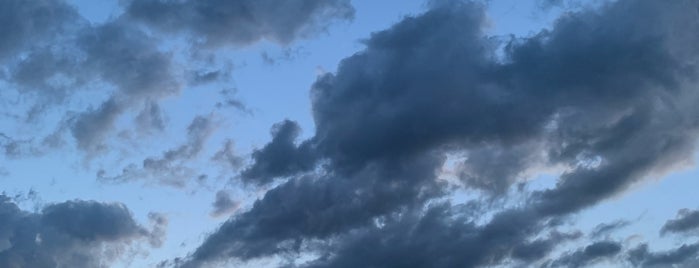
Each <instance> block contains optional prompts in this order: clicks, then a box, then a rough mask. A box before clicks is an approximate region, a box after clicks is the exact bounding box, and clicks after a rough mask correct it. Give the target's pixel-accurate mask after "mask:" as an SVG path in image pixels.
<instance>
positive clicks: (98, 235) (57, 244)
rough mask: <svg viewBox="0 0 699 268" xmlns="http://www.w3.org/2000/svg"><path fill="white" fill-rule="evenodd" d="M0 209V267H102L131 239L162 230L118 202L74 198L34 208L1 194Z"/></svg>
mask: <svg viewBox="0 0 699 268" xmlns="http://www.w3.org/2000/svg"><path fill="white" fill-rule="evenodd" d="M0 215H1V217H0V265H1V266H3V267H106V266H109V264H110V263H112V262H114V261H116V260H117V259H118V258H119V257H121V256H122V253H123V252H125V250H129V249H131V247H132V246H133V244H134V243H136V242H138V241H140V240H141V239H148V238H149V237H154V236H156V235H157V236H159V235H162V234H159V233H152V232H151V231H149V230H147V229H146V228H144V227H142V226H140V225H139V224H137V223H136V222H135V221H134V219H133V218H132V215H131V212H130V211H129V210H128V209H127V208H126V207H125V206H124V205H122V204H119V203H99V202H95V201H83V200H74V201H67V202H63V203H55V204H50V205H47V206H45V207H44V208H43V209H42V210H41V211H40V212H37V213H32V212H26V211H22V210H21V209H20V208H19V207H17V205H16V204H14V203H12V202H11V201H10V199H9V198H8V197H5V196H1V197H0ZM154 246H158V245H156V244H154ZM131 250H133V249H131Z"/></svg>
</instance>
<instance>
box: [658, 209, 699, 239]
mask: <svg viewBox="0 0 699 268" xmlns="http://www.w3.org/2000/svg"><path fill="white" fill-rule="evenodd" d="M698 229H699V210H690V209H681V210H680V211H678V212H677V217H676V218H675V219H673V220H668V221H667V222H666V223H665V225H663V228H662V229H661V230H660V233H661V234H665V233H678V234H679V233H690V232H693V231H697V230H698Z"/></svg>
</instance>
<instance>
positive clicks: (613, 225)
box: [589, 220, 631, 238]
mask: <svg viewBox="0 0 699 268" xmlns="http://www.w3.org/2000/svg"><path fill="white" fill-rule="evenodd" d="M630 224H631V222H630V221H627V220H616V221H613V222H610V223H600V224H598V225H597V226H595V228H594V229H593V230H592V232H590V234H589V235H590V237H591V238H600V237H602V236H606V235H609V234H610V233H612V232H614V231H616V230H619V229H621V228H624V227H626V226H629V225H630Z"/></svg>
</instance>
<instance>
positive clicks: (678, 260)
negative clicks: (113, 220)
mask: <svg viewBox="0 0 699 268" xmlns="http://www.w3.org/2000/svg"><path fill="white" fill-rule="evenodd" d="M698 252H699V244H696V243H695V244H683V245H682V246H680V247H678V248H675V249H671V250H668V251H663V252H650V251H649V250H648V245H647V244H642V245H640V246H638V247H636V248H634V249H632V250H630V251H629V252H628V253H627V254H628V260H629V262H630V263H631V264H633V265H634V266H636V267H654V268H660V267H693V266H696V264H699V255H697V253H698Z"/></svg>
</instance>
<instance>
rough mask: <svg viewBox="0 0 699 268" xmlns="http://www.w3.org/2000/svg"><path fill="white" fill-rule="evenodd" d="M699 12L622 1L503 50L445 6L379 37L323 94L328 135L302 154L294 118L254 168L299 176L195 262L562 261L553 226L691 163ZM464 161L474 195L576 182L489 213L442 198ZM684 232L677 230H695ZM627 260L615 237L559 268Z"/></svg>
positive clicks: (688, 5) (249, 173)
mask: <svg viewBox="0 0 699 268" xmlns="http://www.w3.org/2000/svg"><path fill="white" fill-rule="evenodd" d="M697 8H699V6H697V3H696V2H694V1H675V2H671V3H666V2H663V3H660V2H657V1H623V0H622V1H616V2H613V3H605V4H602V5H601V6H599V7H596V8H587V9H583V10H580V11H577V12H571V13H569V14H564V15H563V16H562V17H561V18H559V19H558V20H557V21H556V23H555V24H554V25H553V27H552V28H551V29H550V30H546V31H542V32H540V33H538V34H536V35H533V36H531V37H528V38H514V39H511V40H509V41H507V42H506V43H505V44H504V45H503V44H500V43H498V42H497V40H495V39H493V38H490V37H489V36H487V35H486V34H485V33H484V29H485V21H486V17H485V13H484V7H483V6H482V5H481V4H476V3H464V2H459V1H445V2H437V3H435V4H433V6H432V7H431V9H430V10H429V11H427V12H425V13H424V14H421V15H418V16H414V17H407V18H405V19H403V20H402V21H401V22H399V23H397V24H396V25H394V26H392V27H391V28H390V29H387V30H385V31H380V32H376V33H374V34H372V36H371V37H370V38H369V39H368V40H366V41H365V44H366V48H365V49H364V50H363V51H361V52H359V53H357V54H355V55H353V56H351V57H349V58H346V59H344V60H343V61H342V63H341V64H340V66H339V68H338V70H337V72H335V73H330V74H325V75H322V76H320V77H319V78H318V80H317V81H316V82H315V84H314V85H313V87H312V90H311V96H312V100H313V103H312V104H313V115H314V119H315V123H316V132H315V135H314V136H313V137H312V138H310V139H308V140H307V141H302V142H300V143H299V144H297V143H295V139H296V137H297V135H298V134H296V133H297V132H298V130H295V128H296V127H295V126H294V125H293V123H290V122H283V123H280V124H279V125H277V126H275V127H274V130H273V131H272V134H273V136H274V138H273V140H272V142H271V143H269V144H268V145H266V146H265V147H263V148H262V149H260V150H259V151H257V152H256V153H255V154H253V160H254V162H253V164H252V165H251V166H250V167H248V168H247V169H246V171H245V172H243V173H242V176H243V179H245V180H250V181H256V182H259V183H262V184H264V183H268V182H271V181H272V180H274V179H275V178H280V177H281V178H286V179H285V180H284V182H282V184H281V185H280V186H278V187H276V188H274V189H273V190H271V191H269V192H268V193H267V194H266V195H265V196H264V198H262V199H261V200H259V201H257V202H256V203H255V204H254V206H253V207H252V208H251V209H250V210H249V211H247V212H245V213H242V214H240V215H238V216H235V217H233V218H231V219H230V220H229V221H227V222H226V223H224V224H223V225H222V226H221V227H220V229H219V230H217V231H216V232H214V233H213V234H211V235H210V236H209V238H207V239H206V240H205V241H204V243H203V244H202V245H201V246H200V247H199V248H198V249H197V250H196V251H195V252H193V253H192V255H191V256H189V258H188V259H187V260H186V261H185V262H184V264H183V266H184V267H188V266H200V265H201V264H202V263H207V262H215V261H221V260H226V259H229V258H234V259H235V258H237V259H243V260H246V259H250V258H256V257H262V256H272V255H275V254H279V253H283V252H305V253H309V254H315V255H317V256H320V257H319V259H317V260H315V261H312V262H309V263H306V264H303V265H301V266H309V267H316V266H317V267H360V266H361V267H402V266H405V265H415V266H418V267H422V266H429V267H473V266H481V265H498V264H507V263H517V262H518V261H517V260H516V259H517V257H518V256H520V257H519V259H520V260H525V261H536V260H538V259H540V258H543V257H545V256H547V254H548V253H547V252H548V251H550V250H551V249H552V247H553V246H547V244H546V243H545V242H543V241H542V240H535V238H536V237H537V236H540V235H541V234H542V233H544V232H548V231H555V230H556V227H555V226H553V227H552V226H551V224H550V222H555V221H556V220H559V219H560V218H565V217H567V216H570V215H572V214H575V213H577V212H579V211H580V210H582V209H584V208H587V207H590V206H593V205H595V204H597V203H599V202H601V201H603V200H605V199H607V198H609V197H610V196H613V195H615V194H617V193H619V192H621V191H624V190H625V189H627V188H628V187H629V186H630V185H632V184H634V183H636V182H638V181H640V180H643V179H644V178H647V177H648V176H655V175H659V174H663V173H664V172H667V171H668V170H671V169H673V168H677V167H679V166H681V165H683V163H687V161H688V160H690V159H691V157H692V153H693V152H694V143H695V141H696V139H697V137H698V135H699V122H698V121H697V120H696V116H695V115H696V114H697V112H698V111H697V109H696V105H694V103H695V101H697V97H699V95H697V91H696V90H695V89H696V86H697V79H696V78H697V71H699V70H698V69H697V66H696V62H697V60H698V57H699V53H698V52H699V51H697V48H696V46H694V45H692V44H694V43H695V42H697V41H699V40H698V39H699V37H697V35H695V34H692V33H694V32H696V31H697V30H699V23H698V21H697V20H696V16H697ZM639 14H643V16H640V15H639ZM499 47H504V50H503V51H502V52H503V53H504V55H499V54H498V48H499ZM450 154H462V155H465V157H464V158H463V159H462V160H460V161H461V162H460V163H457V165H456V166H457V167H458V169H459V170H460V172H458V174H459V176H458V177H459V179H460V181H459V184H460V185H463V186H464V187H466V188H467V189H473V190H476V191H479V192H482V193H484V194H486V195H490V196H496V197H497V196H499V195H503V194H505V193H507V192H508V191H510V190H511V186H512V185H514V184H515V183H521V182H523V181H524V179H526V174H527V171H528V170H529V169H531V168H539V167H544V168H546V167H548V168H559V169H560V170H563V171H562V173H561V175H560V178H559V179H558V182H557V183H556V185H555V186H554V187H552V188H548V189H543V190H533V191H531V192H527V193H525V195H526V197H525V200H526V201H525V202H524V203H523V204H520V205H517V206H512V207H507V208H502V209H500V210H496V211H495V212H494V214H493V215H492V216H491V217H489V218H488V217H483V216H480V215H482V214H481V213H482V211H479V208H480V207H482V206H483V205H484V204H479V201H478V200H474V201H473V202H469V203H466V205H467V206H465V207H464V206H462V205H458V204H453V203H451V202H448V201H438V200H442V199H440V197H443V196H445V195H448V194H449V192H450V191H449V190H448V189H449V187H447V185H446V183H445V182H444V181H443V180H440V179H439V170H440V168H441V167H442V166H443V165H444V164H445V161H446V158H447V156H448V155H450ZM309 161H312V163H316V164H317V165H311V164H309V163H310V162H309ZM318 169H320V170H318ZM435 202H436V203H435ZM437 204H440V205H437ZM479 214H480V215H479ZM676 221H677V223H674V222H673V223H668V225H666V227H665V229H664V230H668V231H669V230H671V229H672V228H673V226H680V225H682V224H683V223H684V222H685V221H686V220H683V219H678V220H676ZM681 223H682V224H681ZM668 226H670V227H668ZM682 226H683V225H682ZM676 228H679V227H676ZM552 239H553V238H552ZM558 239H560V238H558ZM528 241H530V242H528ZM525 244H528V245H530V246H539V249H538V250H537V251H538V252H537V253H538V255H536V256H537V257H536V258H534V257H524V256H527V254H525V253H524V252H526V251H525V250H523V249H522V247H521V246H520V245H525ZM367 245H371V246H367ZM621 251H622V247H621V245H620V244H618V243H616V242H612V241H598V242H595V243H593V244H590V245H589V246H587V247H584V248H582V249H580V250H578V251H574V252H570V253H569V254H567V255H565V256H561V257H560V258H559V259H557V260H554V261H552V262H549V264H550V265H552V266H566V267H574V266H583V265H586V264H588V263H593V262H596V261H598V260H599V259H606V258H609V257H610V256H615V255H616V254H618V253H620V252H621ZM638 254H640V253H638ZM399 256H400V257H399ZM643 256H645V257H647V258H649V260H646V261H650V260H652V259H653V258H654V257H653V256H655V255H652V254H651V255H648V254H646V255H643Z"/></svg>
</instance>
